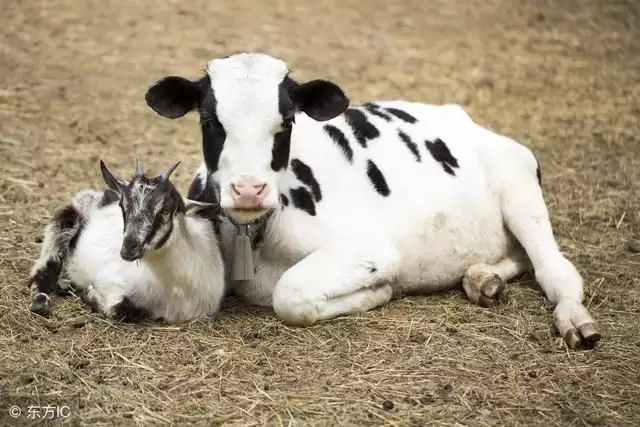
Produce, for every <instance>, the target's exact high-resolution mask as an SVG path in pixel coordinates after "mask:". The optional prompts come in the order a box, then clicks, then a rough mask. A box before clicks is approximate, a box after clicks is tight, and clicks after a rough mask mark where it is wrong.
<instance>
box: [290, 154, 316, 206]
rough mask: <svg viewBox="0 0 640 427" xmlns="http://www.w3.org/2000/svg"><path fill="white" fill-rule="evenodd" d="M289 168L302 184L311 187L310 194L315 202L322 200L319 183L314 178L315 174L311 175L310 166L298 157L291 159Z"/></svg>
mask: <svg viewBox="0 0 640 427" xmlns="http://www.w3.org/2000/svg"><path fill="white" fill-rule="evenodd" d="M291 169H292V170H293V173H294V174H295V176H296V178H298V179H299V180H300V182H302V183H303V184H305V185H306V186H308V187H309V188H310V189H311V194H313V198H314V199H315V201H316V202H319V201H320V200H322V191H321V190H320V184H319V183H318V181H317V180H316V178H315V176H313V171H312V170H311V168H310V167H309V166H308V165H307V164H306V163H304V162H303V161H302V160H300V159H293V160H291Z"/></svg>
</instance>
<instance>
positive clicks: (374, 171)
mask: <svg viewBox="0 0 640 427" xmlns="http://www.w3.org/2000/svg"><path fill="white" fill-rule="evenodd" d="M367 176H368V177H369V180H371V183H372V184H373V187H374V188H375V189H376V191H377V192H378V193H380V194H381V195H383V196H385V197H387V196H388V195H389V194H390V193H391V190H390V189H389V185H388V184H387V180H386V179H384V175H382V172H380V169H378V166H376V164H375V163H373V161H371V160H369V161H368V162H367Z"/></svg>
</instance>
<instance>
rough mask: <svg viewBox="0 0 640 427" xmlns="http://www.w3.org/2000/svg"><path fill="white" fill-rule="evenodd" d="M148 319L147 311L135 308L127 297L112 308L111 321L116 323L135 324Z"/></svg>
mask: <svg viewBox="0 0 640 427" xmlns="http://www.w3.org/2000/svg"><path fill="white" fill-rule="evenodd" d="M150 317H151V313H150V312H149V311H148V310H147V309H144V308H141V307H136V306H135V305H134V304H133V303H132V302H131V300H130V299H129V298H127V297H124V298H122V301H120V302H119V303H118V304H116V305H115V306H114V307H113V319H114V320H116V321H120V322H128V323H135V322H139V321H141V320H144V319H148V318H150Z"/></svg>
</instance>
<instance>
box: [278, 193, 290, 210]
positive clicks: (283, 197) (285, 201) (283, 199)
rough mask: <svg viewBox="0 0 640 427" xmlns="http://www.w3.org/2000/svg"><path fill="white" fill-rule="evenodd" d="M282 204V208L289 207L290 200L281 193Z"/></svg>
mask: <svg viewBox="0 0 640 427" xmlns="http://www.w3.org/2000/svg"><path fill="white" fill-rule="evenodd" d="M280 204H281V205H282V206H285V207H286V206H289V198H288V197H287V196H286V195H285V194H282V193H280Z"/></svg>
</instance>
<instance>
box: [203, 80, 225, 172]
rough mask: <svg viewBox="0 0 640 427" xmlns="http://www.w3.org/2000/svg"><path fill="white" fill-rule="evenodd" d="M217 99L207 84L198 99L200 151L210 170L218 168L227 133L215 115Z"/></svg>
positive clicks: (213, 170)
mask: <svg viewBox="0 0 640 427" xmlns="http://www.w3.org/2000/svg"><path fill="white" fill-rule="evenodd" d="M216 106H217V101H216V97H215V95H214V93H213V89H212V88H211V85H210V84H209V88H208V90H207V91H206V92H205V95H204V97H203V99H202V100H201V101H200V128H201V130H202V153H203V156H204V162H205V163H206V165H207V168H208V169H209V171H211V172H215V171H216V170H218V162H219V161H220V153H222V148H223V147H224V141H225V139H226V138H227V133H226V132H225V130H224V127H223V126H222V123H220V121H219V120H218V116H217V115H216Z"/></svg>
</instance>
